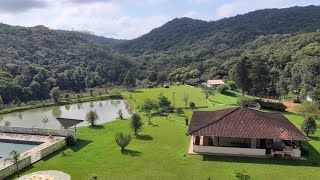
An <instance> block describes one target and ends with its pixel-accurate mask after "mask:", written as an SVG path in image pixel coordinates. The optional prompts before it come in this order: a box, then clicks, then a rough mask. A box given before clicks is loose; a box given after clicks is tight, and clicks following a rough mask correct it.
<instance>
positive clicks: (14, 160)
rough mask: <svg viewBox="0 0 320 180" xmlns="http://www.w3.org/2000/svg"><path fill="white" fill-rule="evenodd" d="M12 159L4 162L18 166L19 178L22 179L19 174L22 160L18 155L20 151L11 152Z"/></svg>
mask: <svg viewBox="0 0 320 180" xmlns="http://www.w3.org/2000/svg"><path fill="white" fill-rule="evenodd" d="M10 156H11V157H10V158H7V159H5V160H4V162H7V161H10V162H12V163H13V164H15V165H16V168H17V174H18V177H20V174H19V164H18V163H19V160H20V154H19V153H18V151H16V150H12V151H11V152H10Z"/></svg>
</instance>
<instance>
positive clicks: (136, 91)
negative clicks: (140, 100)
mask: <svg viewBox="0 0 320 180" xmlns="http://www.w3.org/2000/svg"><path fill="white" fill-rule="evenodd" d="M130 93H143V91H141V90H134V91H130Z"/></svg>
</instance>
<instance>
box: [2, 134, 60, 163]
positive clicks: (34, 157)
mask: <svg viewBox="0 0 320 180" xmlns="http://www.w3.org/2000/svg"><path fill="white" fill-rule="evenodd" d="M0 139H8V140H21V141H33V142H42V144H40V145H38V146H36V147H34V148H32V149H30V150H28V151H26V152H23V153H21V154H20V159H21V158H24V157H26V156H30V155H31V163H35V162H37V161H39V160H40V159H41V155H40V151H41V150H42V149H44V148H46V147H49V146H51V145H53V144H55V143H56V142H58V141H60V140H63V139H65V137H60V136H52V137H51V138H50V137H49V136H42V135H30V134H14V133H1V132H0ZM10 164H11V163H9V162H7V163H3V162H0V169H2V168H4V167H6V166H8V165H10Z"/></svg>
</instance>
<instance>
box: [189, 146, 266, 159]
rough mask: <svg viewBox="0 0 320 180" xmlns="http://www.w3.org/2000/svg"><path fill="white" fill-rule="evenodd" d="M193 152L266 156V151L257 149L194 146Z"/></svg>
mask: <svg viewBox="0 0 320 180" xmlns="http://www.w3.org/2000/svg"><path fill="white" fill-rule="evenodd" d="M193 151H194V152H198V153H213V154H231V155H249V156H264V155H266V150H265V149H255V148H235V147H217V146H195V145H194V146H193Z"/></svg>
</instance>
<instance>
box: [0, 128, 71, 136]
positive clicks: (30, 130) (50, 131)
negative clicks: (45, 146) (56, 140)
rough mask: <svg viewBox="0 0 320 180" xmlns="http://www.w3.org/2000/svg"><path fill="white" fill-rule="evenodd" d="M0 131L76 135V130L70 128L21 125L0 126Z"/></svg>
mask: <svg viewBox="0 0 320 180" xmlns="http://www.w3.org/2000/svg"><path fill="white" fill-rule="evenodd" d="M0 132H4V133H17V134H36V135H45V136H48V135H49V134H51V135H52V136H66V135H70V136H73V137H74V138H77V137H76V132H75V131H71V130H58V129H41V128H23V127H8V126H0Z"/></svg>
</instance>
